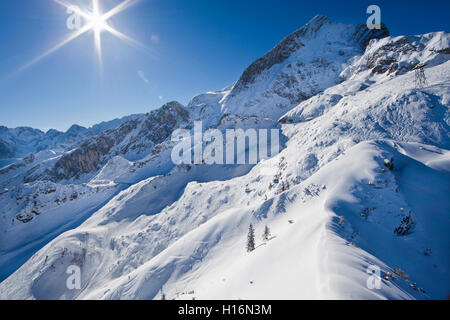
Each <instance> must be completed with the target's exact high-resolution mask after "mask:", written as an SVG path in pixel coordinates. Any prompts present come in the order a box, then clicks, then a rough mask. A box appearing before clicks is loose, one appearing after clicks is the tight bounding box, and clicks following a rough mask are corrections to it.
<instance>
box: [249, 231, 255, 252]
mask: <svg viewBox="0 0 450 320" xmlns="http://www.w3.org/2000/svg"><path fill="white" fill-rule="evenodd" d="M253 250H255V229H254V228H253V225H252V224H250V227H249V228H248V235H247V251H248V252H251V251H253Z"/></svg>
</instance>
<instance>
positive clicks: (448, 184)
mask: <svg viewBox="0 0 450 320" xmlns="http://www.w3.org/2000/svg"><path fill="white" fill-rule="evenodd" d="M358 28H359V27H355V26H347V25H342V24H336V23H334V22H331V21H330V20H328V18H326V17H323V16H317V17H315V18H314V19H313V20H311V22H310V23H309V24H307V25H306V26H305V27H303V28H301V29H300V30H298V31H297V32H296V33H294V34H292V35H291V36H289V37H287V38H286V39H284V40H283V41H282V42H281V43H280V44H279V45H278V46H277V47H275V48H274V49H273V50H272V51H271V52H270V53H268V54H267V55H266V56H264V57H262V58H261V59H259V60H257V61H256V62H255V63H254V64H252V66H250V67H249V68H248V69H247V70H246V71H245V72H244V73H243V76H242V77H241V78H240V79H239V81H237V82H236V83H235V84H234V85H233V86H230V87H228V88H225V89H223V90H221V91H217V92H208V93H205V94H201V95H198V96H196V97H194V98H193V99H192V100H191V102H190V103H189V105H188V106H187V107H183V106H181V105H178V104H174V103H170V104H167V105H165V106H163V108H162V109H161V110H160V111H157V112H156V113H155V114H153V113H151V114H149V115H145V117H147V118H142V119H140V118H139V117H137V116H134V117H133V118H132V119H131V120H129V121H130V122H125V123H123V124H122V125H121V126H120V127H119V128H117V129H114V128H113V129H110V130H109V131H106V133H102V134H100V136H98V137H99V138H98V141H106V142H107V144H108V146H109V147H110V148H109V149H108V150H107V151H106V152H105V153H104V154H102V155H101V157H99V158H98V159H97V158H94V160H95V161H93V160H92V157H87V158H86V157H84V156H85V155H86V154H91V153H92V150H91V149H89V148H90V146H92V140H89V141H91V144H82V145H81V147H79V148H78V149H72V150H65V151H64V152H63V153H61V154H60V153H58V154H56V155H55V154H51V153H48V154H47V153H45V154H44V155H43V156H42V158H33V160H30V161H28V162H26V161H25V160H24V161H25V162H24V161H22V162H18V163H15V164H12V165H10V166H8V167H5V168H3V169H1V170H0V187H1V188H2V189H0V204H2V209H1V210H2V211H1V212H0V214H1V217H0V218H1V220H0V221H1V223H0V232H1V234H0V268H1V269H0V270H1V272H0V276H1V277H0V279H2V280H3V281H2V282H0V299H161V298H162V297H163V296H164V297H165V298H166V299H186V300H190V299H194V298H195V299H445V298H446V297H447V296H448V295H449V293H450V270H449V268H450V264H449V252H450V248H449V246H450V241H449V240H450V239H449V235H450V233H449V231H450V199H449V194H450V151H449V149H450V130H449V126H450V111H449V105H450V55H449V52H448V50H449V47H450V44H449V41H450V36H449V34H448V33H447V32H436V33H430V34H426V35H418V36H408V37H406V36H401V37H390V36H387V35H386V34H383V35H382V36H380V35H372V36H371V38H370V39H368V38H367V39H362V40H361V39H360V38H359V37H357V39H355V34H360V32H359V31H360V29H358ZM358 30H359V31H358ZM363 34H370V32H368V33H364V32H363ZM363 40H364V41H363ZM362 42H364V43H366V42H367V43H368V45H367V47H362V45H361V43H362ZM420 64H424V65H425V67H424V70H425V74H426V80H427V81H426V84H425V85H424V86H418V85H417V83H416V81H415V77H416V72H415V69H414V68H416V67H417V66H420ZM168 110H169V111H168ZM170 114H175V115H176V117H175V118H172V116H171V115H170ZM142 117H144V116H142ZM146 119H151V120H152V121H153V122H155V121H156V122H157V123H158V125H157V126H156V127H152V126H150V125H149V124H148V120H146ZM167 119H168V120H167ZM195 120H202V121H203V125H204V130H206V129H208V128H218V129H219V130H225V129H227V128H244V129H245V128H255V129H258V128H280V129H281V131H282V134H283V137H282V138H283V143H282V146H283V150H282V151H281V152H280V153H279V154H278V155H276V156H273V157H271V158H270V159H266V160H262V161H260V162H259V163H258V164H257V165H254V166H253V165H242V166H240V165H207V164H199V165H181V166H176V165H174V164H173V163H172V161H171V159H170V151H171V149H172V148H173V142H171V141H170V136H166V135H165V133H166V129H165V127H164V123H165V122H166V121H172V122H171V123H172V124H173V128H174V130H175V129H176V128H186V129H188V130H192V124H193V122H194V121H195ZM146 121H147V122H146ZM159 121H161V123H160V122H159ZM145 128H148V130H150V131H149V134H148V137H150V138H149V139H153V140H151V141H150V142H148V141H145V139H143V138H142V135H141V133H142V132H143V131H142V130H146V129H145ZM152 130H153V131H152ZM157 133H158V134H157ZM155 136H156V138H157V139H156V138H155ZM110 137H114V138H113V139H110ZM89 139H92V138H89ZM94 139H96V138H94ZM98 141H97V140H94V142H95V143H98ZM117 141H118V142H117ZM114 143H116V144H114ZM86 145H87V147H86ZM83 146H85V147H86V148H87V149H83ZM74 150H75V151H74ZM85 150H88V151H85ZM139 150H151V151H150V153H141V152H140V151H139ZM90 152H91V153H90ZM79 154H81V156H79ZM71 155H72V157H75V155H76V157H77V158H75V160H76V161H75V162H76V163H81V164H82V165H83V166H82V167H83V168H88V169H89V170H87V169H86V170H84V171H83V172H80V173H79V174H78V175H74V176H71V177H70V178H64V179H59V180H58V179H55V176H54V175H52V174H51V173H52V172H53V171H52V170H53V168H54V166H56V165H55V163H60V162H58V161H59V159H61V157H63V159H65V160H64V161H65V162H64V163H65V164H68V165H70V167H69V169H70V170H72V169H73V162H72V158H71ZM95 155H97V154H95ZM36 159H37V160H36ZM83 161H84V162H83ZM37 163H39V165H37ZM84 164H86V165H84ZM36 166H38V167H36ZM59 168H60V169H61V168H62V169H65V167H62V166H60V167H59ZM37 172H38V173H39V174H37ZM30 174H31V176H32V177H33V179H30V182H28V183H25V184H23V183H22V181H23V180H22V179H24V177H25V178H26V177H28V176H29V175H30ZM1 190H3V191H1ZM75 193H76V196H74V194H75ZM64 198H65V199H66V200H64V201H63V199H64ZM36 210H39V212H38V213H37V214H36ZM27 220H28V221H27ZM250 224H252V225H253V226H254V227H255V230H256V248H255V250H254V251H251V252H247V250H246V242H247V232H248V228H249V225H250ZM265 226H268V227H269V228H270V230H271V236H270V237H269V238H268V239H263V238H262V233H263V230H264V228H265ZM74 265H75V266H78V267H79V268H80V270H81V288H80V289H74V290H70V289H68V287H67V285H66V280H67V278H68V277H69V275H68V274H67V273H66V271H67V270H68V267H69V266H74ZM371 270H377V271H379V277H376V276H375V278H374V274H372V273H371ZM373 280H376V281H375V282H376V283H378V284H379V286H377V287H375V288H374V287H373V283H374V282H373Z"/></svg>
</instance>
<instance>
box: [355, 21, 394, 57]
mask: <svg viewBox="0 0 450 320" xmlns="http://www.w3.org/2000/svg"><path fill="white" fill-rule="evenodd" d="M390 35H391V34H390V32H389V29H388V28H387V27H386V25H385V24H384V23H381V28H380V29H372V30H370V29H369V28H367V25H365V24H359V25H357V26H356V30H355V33H354V34H353V36H352V39H353V40H354V41H356V42H357V43H358V44H359V46H360V47H361V49H363V50H364V49H366V47H367V46H368V45H369V42H370V40H372V39H382V38H386V37H389V36H390Z"/></svg>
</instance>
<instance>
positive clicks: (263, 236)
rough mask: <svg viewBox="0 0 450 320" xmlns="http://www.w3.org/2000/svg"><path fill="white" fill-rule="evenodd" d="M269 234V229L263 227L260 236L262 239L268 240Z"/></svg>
mask: <svg viewBox="0 0 450 320" xmlns="http://www.w3.org/2000/svg"><path fill="white" fill-rule="evenodd" d="M270 236H271V234H270V229H269V227H268V226H266V227H265V228H264V233H263V235H262V238H263V240H265V241H267V240H269V238H270Z"/></svg>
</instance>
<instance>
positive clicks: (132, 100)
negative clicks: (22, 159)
mask: <svg viewBox="0 0 450 320" xmlns="http://www.w3.org/2000/svg"><path fill="white" fill-rule="evenodd" d="M68 1H69V2H71V3H73V4H78V5H83V4H85V5H86V4H88V3H90V0H68ZM121 1H122V0H100V5H101V7H102V8H104V9H105V10H107V9H110V8H112V7H114V6H115V5H117V4H119V3H120V2H121ZM449 2H450V1H442V0H441V1H433V0H428V1H407V0H404V1H403V0H398V1H393V0H389V1H364V0H354V1H338V0H327V1H322V0H314V1H311V0H310V1H300V0H266V1H265V0H258V1H256V0H228V1H222V0H142V1H141V2H140V3H139V4H137V5H136V6H134V7H132V8H129V9H127V10H126V11H124V12H122V13H120V14H119V15H117V16H115V17H113V18H112V19H111V20H110V21H109V22H110V23H111V24H112V25H114V27H116V29H118V30H120V31H121V32H123V33H125V34H127V35H130V36H132V37H133V38H134V39H136V40H138V41H140V42H142V43H144V44H146V45H147V46H148V47H150V48H151V49H152V50H154V51H155V52H156V55H152V54H150V53H149V52H147V51H145V50H142V49H139V48H135V47H133V46H130V45H128V44H126V43H125V42H123V41H121V40H119V39H117V38H115V37H113V36H111V35H109V34H105V33H104V34H102V41H103V44H102V49H103V71H102V72H100V69H99V67H98V64H97V58H96V55H95V50H94V43H93V35H92V33H87V34H84V35H83V36H81V37H80V38H78V39H76V40H75V41H73V42H71V43H69V44H67V45H66V46H64V47H63V48H61V49H60V50H59V51H57V52H55V53H53V54H52V55H50V56H48V57H46V58H45V59H44V60H42V61H40V62H38V63H37V64H35V65H33V66H31V67H30V68H28V69H26V70H23V71H21V72H20V73H16V71H17V70H18V69H20V67H22V66H23V65H25V64H27V63H28V62H30V61H31V60H33V59H34V58H35V57H36V56H38V55H40V54H41V53H43V52H45V51H46V50H48V49H49V48H51V47H52V46H54V45H55V44H57V43H58V42H59V41H61V40H63V39H64V38H65V37H67V36H68V35H69V34H70V32H71V31H69V30H68V29H67V28H66V19H67V17H68V15H67V13H66V11H65V9H64V8H63V7H61V6H60V5H58V4H55V3H54V2H53V1H52V0H1V1H0V108H1V118H0V125H6V126H8V127H16V126H32V127H36V128H40V129H43V130H47V129H49V128H56V129H59V130H66V129H68V128H69V126H70V125H71V124H74V123H77V124H80V125H83V126H90V125H92V124H95V123H97V122H101V121H103V120H111V119H114V118H117V117H121V116H124V115H128V114H132V113H143V112H148V111H150V110H152V109H155V108H158V107H159V106H161V105H162V104H163V103H164V102H167V101H171V100H178V101H180V102H181V103H183V104H186V103H187V102H188V101H189V100H190V98H191V97H192V96H193V95H195V94H197V93H201V92H205V91H209V90H216V89H221V88H223V87H225V86H228V85H230V84H231V83H233V82H234V81H235V80H237V78H238V77H239V76H240V74H241V73H242V71H243V70H244V69H245V68H246V67H247V66H248V65H249V64H250V63H251V62H252V61H253V60H255V59H256V58H258V57H259V56H261V55H263V54H264V53H266V52H267V51H268V50H270V49H271V48H272V47H273V46H275V45H276V44H277V43H278V42H279V41H280V40H281V39H282V38H283V37H285V36H286V35H288V34H289V33H291V32H293V31H295V30H296V29H298V28H299V27H301V26H302V25H304V24H305V23H306V22H308V21H309V20H310V19H311V18H312V17H313V16H314V15H316V14H317V13H320V14H324V15H327V16H328V17H329V18H330V19H331V20H333V21H337V22H343V23H350V24H357V23H364V22H365V21H366V19H367V17H368V15H367V14H366V13H365V12H366V8H367V6H368V5H370V4H377V5H379V6H380V7H381V10H382V20H383V22H385V23H386V24H387V26H388V28H389V29H390V30H391V33H392V34H393V35H401V34H420V33H427V32H431V31H442V30H445V31H449V29H450V28H449V20H450V19H449V18H448V14H449V12H450V4H449ZM152 38H153V40H152ZM155 39H159V41H155Z"/></svg>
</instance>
